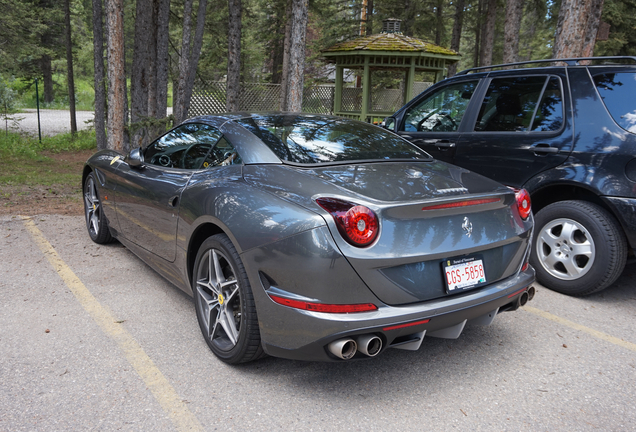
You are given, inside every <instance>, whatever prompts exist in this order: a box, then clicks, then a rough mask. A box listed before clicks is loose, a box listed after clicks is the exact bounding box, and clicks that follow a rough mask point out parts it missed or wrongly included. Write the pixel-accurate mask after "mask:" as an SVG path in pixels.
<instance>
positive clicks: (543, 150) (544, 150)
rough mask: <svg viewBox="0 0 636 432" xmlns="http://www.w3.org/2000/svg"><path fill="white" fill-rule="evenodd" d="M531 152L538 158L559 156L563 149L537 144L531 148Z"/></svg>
mask: <svg viewBox="0 0 636 432" xmlns="http://www.w3.org/2000/svg"><path fill="white" fill-rule="evenodd" d="M530 151H532V152H533V153H534V154H536V155H537V156H546V155H548V154H557V153H559V152H560V151H561V149H559V148H558V147H550V145H548V144H535V145H533V146H531V147H530Z"/></svg>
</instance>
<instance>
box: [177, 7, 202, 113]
mask: <svg viewBox="0 0 636 432" xmlns="http://www.w3.org/2000/svg"><path fill="white" fill-rule="evenodd" d="M207 6H208V0H199V10H198V11H197V27H196V30H195V32H194V45H193V47H192V57H191V58H190V61H189V62H188V63H189V65H190V70H189V71H188V80H187V81H186V88H185V91H184V101H183V106H184V108H183V114H184V117H187V116H188V111H190V100H191V99H192V88H193V87H194V79H195V77H196V74H197V67H198V65H199V57H200V56H201V46H202V45H203V31H204V30H205V12H206V9H207Z"/></svg>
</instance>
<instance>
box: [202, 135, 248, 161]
mask: <svg viewBox="0 0 636 432" xmlns="http://www.w3.org/2000/svg"><path fill="white" fill-rule="evenodd" d="M241 163H243V161H242V160H241V157H240V156H239V154H238V152H237V151H236V150H235V149H234V147H233V146H232V144H230V143H229V141H228V140H226V139H225V137H221V138H220V139H219V141H218V142H217V143H216V145H215V146H214V147H213V148H212V151H211V152H210V153H208V154H207V156H206V158H205V161H204V162H203V168H206V169H207V168H212V167H215V166H227V165H239V164H241Z"/></svg>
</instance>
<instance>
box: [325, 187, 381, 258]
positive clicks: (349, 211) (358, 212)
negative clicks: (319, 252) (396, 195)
mask: <svg viewBox="0 0 636 432" xmlns="http://www.w3.org/2000/svg"><path fill="white" fill-rule="evenodd" d="M316 202H317V203H318V205H319V206H320V207H322V208H324V209H325V210H327V211H328V212H329V213H330V214H331V216H332V217H333V219H334V221H335V222H336V226H337V227H338V231H339V232H340V235H342V238H344V239H345V240H346V241H347V242H348V243H350V244H352V245H353V246H357V247H364V246H368V245H370V244H371V243H373V242H374V241H375V239H376V238H377V237H378V232H379V231H380V224H379V221H378V217H377V216H376V214H375V213H374V212H373V210H371V209H370V208H368V207H365V206H362V205H358V204H354V203H351V202H348V201H344V200H340V199H337V198H318V199H317V200H316Z"/></svg>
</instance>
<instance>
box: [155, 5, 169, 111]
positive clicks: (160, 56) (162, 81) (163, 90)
mask: <svg viewBox="0 0 636 432" xmlns="http://www.w3.org/2000/svg"><path fill="white" fill-rule="evenodd" d="M169 21H170V0H158V10H157V27H156V29H157V33H156V34H157V36H156V39H157V118H164V117H166V115H167V114H168V113H167V106H168V65H169V63H170V56H169V55H168V48H169V38H168V37H169V35H170V33H169Z"/></svg>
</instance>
